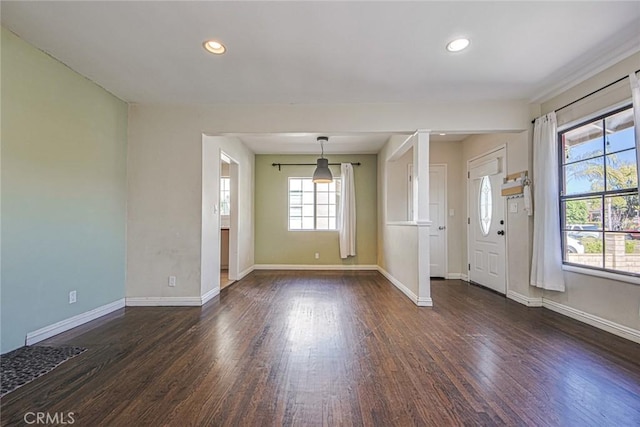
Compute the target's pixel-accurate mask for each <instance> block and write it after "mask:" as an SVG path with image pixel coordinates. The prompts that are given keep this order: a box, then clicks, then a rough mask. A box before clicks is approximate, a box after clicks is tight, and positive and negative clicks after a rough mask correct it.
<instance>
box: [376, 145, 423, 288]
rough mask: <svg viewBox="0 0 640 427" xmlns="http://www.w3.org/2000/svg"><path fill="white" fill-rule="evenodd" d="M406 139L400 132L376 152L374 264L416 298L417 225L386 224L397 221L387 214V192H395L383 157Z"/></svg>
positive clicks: (388, 154)
mask: <svg viewBox="0 0 640 427" xmlns="http://www.w3.org/2000/svg"><path fill="white" fill-rule="evenodd" d="M406 139H407V137H406V136H404V135H403V136H400V135H398V136H393V137H391V138H390V139H389V141H388V142H387V144H386V145H385V146H384V148H383V149H382V150H381V151H380V153H378V265H379V266H380V267H382V268H383V269H384V270H385V271H387V272H388V273H389V274H390V275H391V276H393V277H394V278H395V279H396V280H397V281H398V282H400V283H402V285H404V286H405V287H406V288H407V289H408V290H409V291H410V292H412V293H413V294H414V295H415V296H416V297H417V295H418V228H417V227H416V226H415V225H389V224H387V222H388V221H398V219H397V218H393V217H391V218H390V217H389V215H388V213H387V205H388V204H389V203H391V202H392V201H393V199H390V198H389V195H390V193H393V191H395V189H392V188H391V187H390V184H392V183H393V180H390V179H389V178H390V175H393V174H392V173H391V171H389V170H388V169H389V166H390V163H389V162H388V161H387V160H388V159H389V157H390V156H391V155H392V154H393V153H394V152H395V151H396V150H397V149H398V148H399V147H400V145H401V144H402V143H403V142H404V141H405V140H406ZM410 151H411V153H412V154H413V150H410ZM404 157H405V156H403V158H404ZM411 159H412V158H411ZM412 160H413V159H412ZM405 169H406V163H405ZM404 221H406V219H405V220H404Z"/></svg>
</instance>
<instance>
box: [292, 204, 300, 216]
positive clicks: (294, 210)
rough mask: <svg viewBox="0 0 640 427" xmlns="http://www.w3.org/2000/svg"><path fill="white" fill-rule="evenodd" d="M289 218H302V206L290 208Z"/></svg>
mask: <svg viewBox="0 0 640 427" xmlns="http://www.w3.org/2000/svg"><path fill="white" fill-rule="evenodd" d="M289 216H290V217H300V216H302V208H301V207H300V206H292V207H290V208H289Z"/></svg>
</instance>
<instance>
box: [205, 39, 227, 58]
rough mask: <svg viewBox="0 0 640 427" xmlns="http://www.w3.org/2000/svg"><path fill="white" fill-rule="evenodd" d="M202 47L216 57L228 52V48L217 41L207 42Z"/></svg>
mask: <svg viewBox="0 0 640 427" xmlns="http://www.w3.org/2000/svg"><path fill="white" fill-rule="evenodd" d="M202 46H204V48H205V49H206V50H207V52H211V53H213V54H216V55H222V54H223V53H225V52H226V51H227V48H226V47H224V45H223V44H222V43H220V42H219V41H217V40H207V41H206V42H204V43H203V44H202Z"/></svg>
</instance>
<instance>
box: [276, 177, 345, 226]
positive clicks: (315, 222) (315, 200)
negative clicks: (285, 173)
mask: <svg viewBox="0 0 640 427" xmlns="http://www.w3.org/2000/svg"><path fill="white" fill-rule="evenodd" d="M294 179H296V180H309V181H311V180H312V178H309V177H296V176H291V177H289V178H287V230H288V231H294V232H297V231H338V212H339V208H340V190H341V186H340V184H341V181H340V178H333V180H334V182H335V183H336V191H335V192H333V194H335V197H336V203H335V207H336V208H335V225H336V226H335V228H318V184H315V183H313V228H291V180H294ZM331 194H332V192H329V197H331ZM322 205H325V204H322ZM326 205H327V206H330V205H331V203H329V204H326ZM301 206H304V205H301ZM303 209H304V208H303ZM303 218H304V217H303ZM322 218H329V219H331V218H334V217H333V216H331V215H329V216H327V217H325V216H323V217H322Z"/></svg>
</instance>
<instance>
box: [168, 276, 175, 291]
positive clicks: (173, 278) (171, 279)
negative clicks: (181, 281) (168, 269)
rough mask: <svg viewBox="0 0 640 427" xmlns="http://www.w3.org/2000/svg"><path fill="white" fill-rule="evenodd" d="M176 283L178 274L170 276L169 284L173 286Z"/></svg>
mask: <svg viewBox="0 0 640 427" xmlns="http://www.w3.org/2000/svg"><path fill="white" fill-rule="evenodd" d="M175 285H176V276H169V286H171V287H172V288H173V287H174V286H175Z"/></svg>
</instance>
